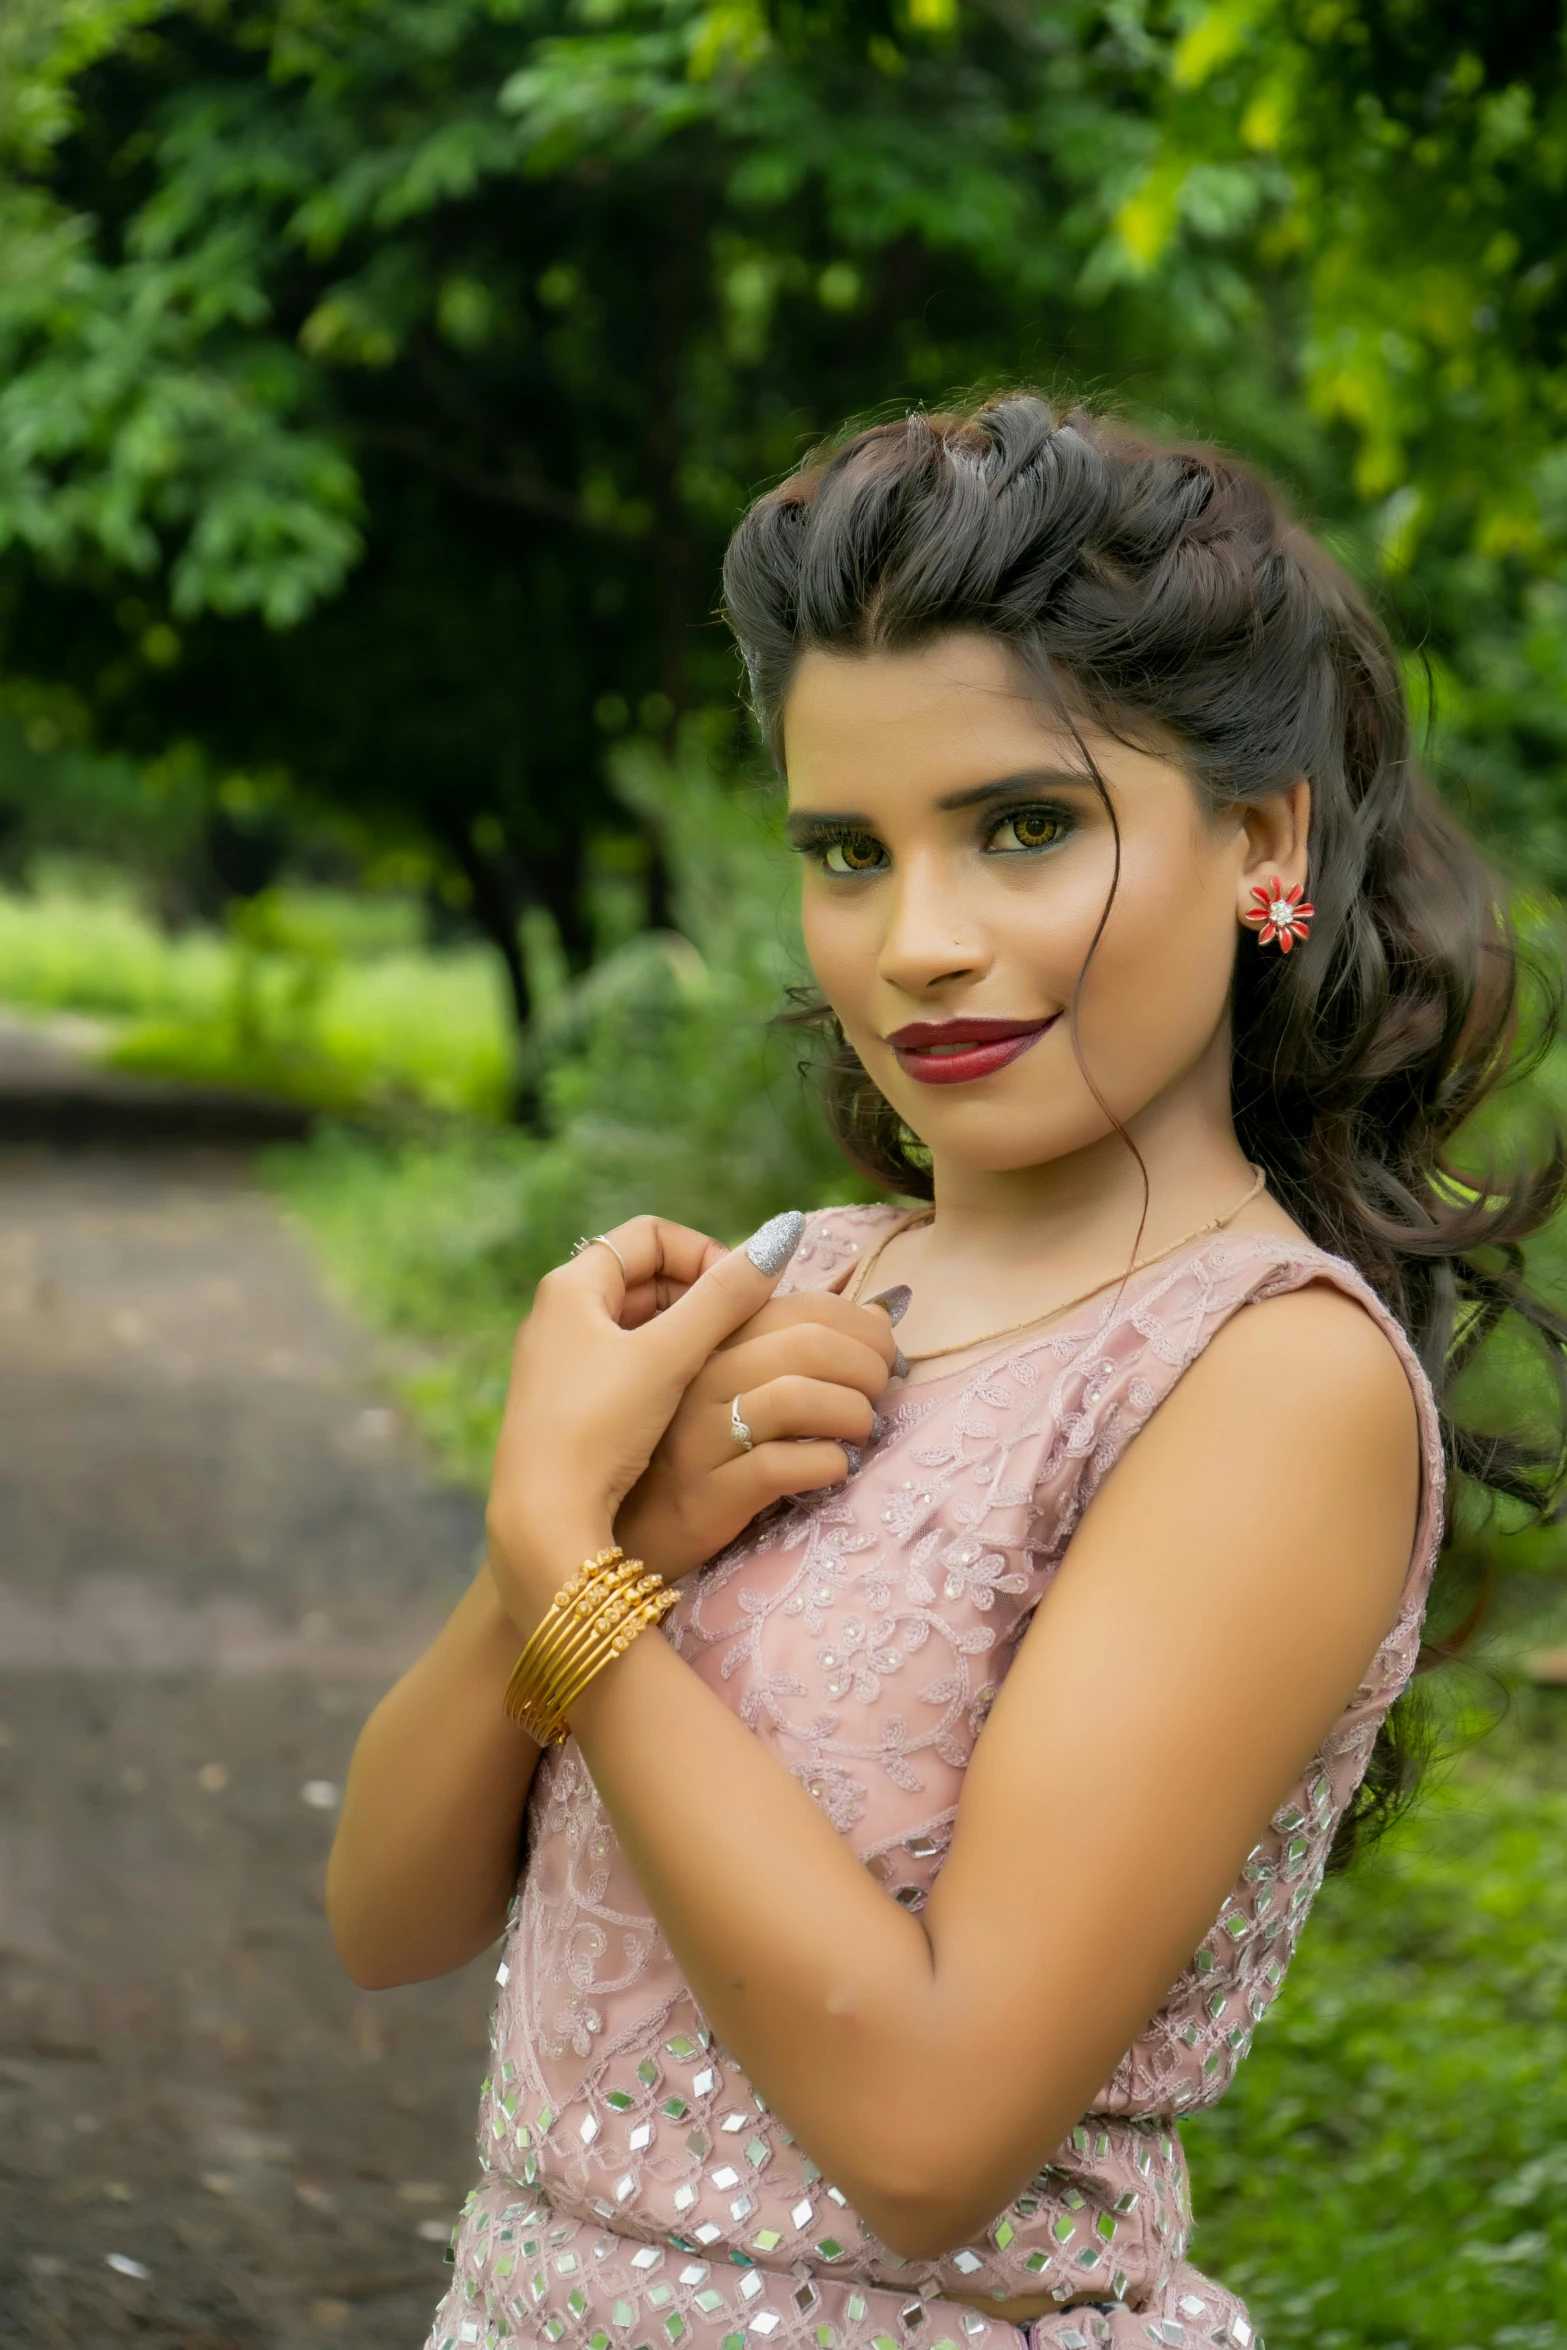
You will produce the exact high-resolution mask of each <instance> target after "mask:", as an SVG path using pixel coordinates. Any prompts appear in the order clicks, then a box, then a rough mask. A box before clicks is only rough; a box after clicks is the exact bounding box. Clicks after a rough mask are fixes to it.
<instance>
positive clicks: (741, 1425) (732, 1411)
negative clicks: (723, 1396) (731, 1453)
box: [729, 1396, 756, 1452]
mask: <svg viewBox="0 0 1567 2350" xmlns="http://www.w3.org/2000/svg"><path fill="white" fill-rule="evenodd" d="M729 1433H730V1435H731V1436H732V1437H733V1438H734V1440H735V1442H736V1444H738V1445H739V1447H740V1450H741V1451H742V1452H750V1451H751V1449H752V1448H753V1446H754V1445H755V1443H756V1438H755V1437H754V1436H753V1435H752V1434H751V1431H750V1429H749V1428H748V1427H747V1426H746V1424H745V1422H744V1421H743V1420H742V1419H741V1417H740V1398H739V1397H738V1396H736V1397H735V1399H734V1402H733V1403H732V1404H731V1405H730V1406H729Z"/></svg>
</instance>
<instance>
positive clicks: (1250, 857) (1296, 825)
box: [1235, 776, 1311, 917]
mask: <svg viewBox="0 0 1567 2350" xmlns="http://www.w3.org/2000/svg"><path fill="white" fill-rule="evenodd" d="M1236 813H1237V814H1238V815H1239V817H1240V821H1241V832H1242V834H1243V836H1244V850H1243V854H1242V858H1241V869H1240V888H1239V893H1238V896H1237V900H1236V906H1235V911H1236V913H1237V914H1238V915H1240V916H1242V917H1244V916H1245V914H1246V912H1247V910H1248V908H1249V907H1250V906H1251V903H1252V891H1253V890H1254V889H1257V888H1260V887H1261V886H1263V885H1264V884H1265V883H1267V882H1270V881H1271V880H1272V879H1273V877H1274V875H1275V874H1277V875H1278V877H1279V879H1280V881H1282V882H1283V884H1284V886H1285V888H1286V889H1291V888H1293V887H1295V886H1296V885H1297V884H1298V885H1299V887H1300V888H1301V889H1302V890H1304V889H1305V887H1306V840H1307V834H1308V831H1309V829H1310V825H1311V786H1310V784H1309V783H1308V782H1307V781H1306V779H1305V777H1304V776H1302V777H1301V778H1300V780H1299V781H1298V782H1297V783H1292V784H1291V785H1290V786H1289V787H1288V789H1287V790H1285V791H1280V792H1270V793H1269V794H1268V797H1267V798H1266V799H1265V800H1246V801H1243V802H1242V804H1241V806H1240V807H1239V808H1238V809H1237V811H1236Z"/></svg>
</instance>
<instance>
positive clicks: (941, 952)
mask: <svg viewBox="0 0 1567 2350" xmlns="http://www.w3.org/2000/svg"><path fill="white" fill-rule="evenodd" d="M890 897H891V907H890V919H889V921H888V925H887V932H886V936H885V937H884V938H883V940H882V946H881V952H880V954H879V955H878V956H877V959H876V975H877V977H878V978H879V979H882V980H885V981H886V982H887V983H888V985H890V986H892V987H895V988H897V989H898V990H899V991H900V993H902V994H903V995H906V996H928V995H930V994H932V993H933V992H934V991H936V990H937V989H939V988H941V987H943V986H946V985H949V984H950V983H952V982H953V981H958V980H963V981H970V980H974V979H978V978H981V977H983V975H984V973H985V972H986V971H987V970H988V969H989V966H990V949H989V947H988V945H987V944H986V942H985V938H984V934H983V931H982V928H981V926H980V925H979V924H978V923H977V922H975V921H974V920H973V919H972V918H971V916H970V915H969V914H968V912H967V910H966V909H965V907H964V904H963V900H962V894H961V892H959V891H957V890H955V889H954V888H953V886H952V876H951V871H950V868H947V869H944V868H943V866H942V865H941V863H939V862H938V861H937V860H935V859H926V858H916V859H911V860H909V861H908V862H906V863H905V864H904V865H903V866H902V867H901V868H900V869H899V871H898V873H897V875H896V877H895V879H894V881H893V886H892V890H891V892H890Z"/></svg>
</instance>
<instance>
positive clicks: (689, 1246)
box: [545, 1216, 727, 1321]
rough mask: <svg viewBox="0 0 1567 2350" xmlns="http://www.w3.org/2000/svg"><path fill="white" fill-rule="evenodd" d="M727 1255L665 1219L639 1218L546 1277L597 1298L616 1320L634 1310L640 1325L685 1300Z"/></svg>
mask: <svg viewBox="0 0 1567 2350" xmlns="http://www.w3.org/2000/svg"><path fill="white" fill-rule="evenodd" d="M726 1253H727V1252H726V1251H725V1250H724V1249H723V1248H722V1247H721V1246H720V1244H719V1243H718V1242H717V1241H716V1240H711V1239H709V1237H708V1235H707V1234H706V1233H705V1232H694V1231H693V1230H692V1228H691V1226H690V1225H689V1224H672V1223H670V1221H669V1219H668V1218H667V1217H665V1216H633V1217H631V1218H630V1220H629V1221H628V1222H627V1223H624V1224H616V1225H614V1226H613V1227H612V1228H611V1230H609V1231H608V1232H601V1233H597V1234H595V1236H594V1239H593V1241H592V1242H590V1243H589V1245H588V1246H587V1247H586V1248H585V1249H583V1250H581V1252H580V1253H579V1254H578V1255H576V1256H574V1257H573V1258H571V1259H570V1261H569V1262H568V1263H567V1264H564V1265H557V1266H556V1268H555V1271H554V1272H553V1273H550V1274H547V1275H546V1276H545V1278H546V1280H548V1281H549V1282H550V1284H551V1285H552V1287H559V1286H562V1285H563V1284H564V1283H566V1282H570V1283H571V1284H572V1285H573V1286H575V1287H578V1288H580V1289H582V1290H584V1291H586V1292H587V1293H588V1294H590V1295H592V1296H594V1297H597V1298H598V1299H599V1300H600V1302H601V1303H602V1304H603V1306H604V1309H605V1311H606V1312H607V1313H609V1314H610V1315H611V1316H612V1317H613V1318H614V1319H615V1320H617V1321H619V1320H621V1319H622V1318H623V1317H624V1315H625V1313H626V1311H627V1309H628V1308H630V1309H631V1310H632V1311H633V1312H635V1314H636V1315H637V1317H638V1319H645V1318H646V1317H647V1315H648V1314H649V1313H650V1312H652V1313H661V1312H662V1311H663V1310H664V1308H665V1307H666V1306H669V1305H673V1304H674V1303H675V1302H676V1300H677V1299H678V1298H680V1297H683V1296H684V1295H685V1293H686V1291H687V1290H688V1289H689V1288H690V1287H691V1286H692V1284H693V1283H694V1282H696V1281H698V1280H700V1278H701V1276H702V1275H703V1273H705V1272H706V1271H707V1269H708V1267H709V1266H711V1265H717V1264H721V1263H722V1262H723V1259H724V1257H725V1254H726Z"/></svg>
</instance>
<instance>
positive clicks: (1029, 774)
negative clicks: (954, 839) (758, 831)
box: [784, 767, 1094, 845]
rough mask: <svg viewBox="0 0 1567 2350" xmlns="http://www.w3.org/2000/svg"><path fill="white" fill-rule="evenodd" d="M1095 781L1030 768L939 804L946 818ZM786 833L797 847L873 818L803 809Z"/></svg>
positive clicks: (1072, 772) (868, 828) (1064, 770)
mask: <svg viewBox="0 0 1567 2350" xmlns="http://www.w3.org/2000/svg"><path fill="white" fill-rule="evenodd" d="M1093 784H1094V779H1093V777H1092V776H1091V775H1089V774H1088V773H1087V772H1086V770H1085V769H1083V768H1081V767H1028V768H1024V769H1022V770H1021V771H1020V772H1019V773H1018V774H1016V775H998V776H996V777H995V778H994V779H993V780H992V781H991V782H989V783H974V784H970V785H969V786H968V788H967V790H965V791H954V792H946V793H944V794H943V795H942V797H941V798H940V799H939V800H938V801H937V802H936V806H937V808H938V809H939V810H940V811H941V813H942V814H943V815H944V816H948V815H955V814H956V813H957V812H958V811H959V810H960V809H963V808H983V807H987V806H989V805H990V804H991V803H992V802H994V801H996V800H1015V799H1019V798H1022V797H1025V796H1026V795H1028V794H1029V793H1038V792H1046V791H1060V790H1061V789H1062V788H1063V787H1066V788H1068V789H1070V790H1074V791H1082V790H1084V789H1087V790H1090V791H1091V790H1092V789H1093ZM784 830H785V831H786V832H787V834H788V836H789V838H790V840H791V841H793V842H795V843H796V844H797V845H798V844H799V843H800V842H801V841H809V840H812V839H815V838H816V837H817V836H818V835H819V834H821V833H824V832H873V831H874V830H875V825H874V823H873V821H872V819H871V818H870V817H869V816H865V815H862V814H860V813H859V812H858V811H857V810H855V809H852V808H845V809H828V808H821V809H817V808H802V809H798V810H796V811H794V812H793V813H791V814H790V815H789V816H788V817H786V818H785V821H784Z"/></svg>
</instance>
